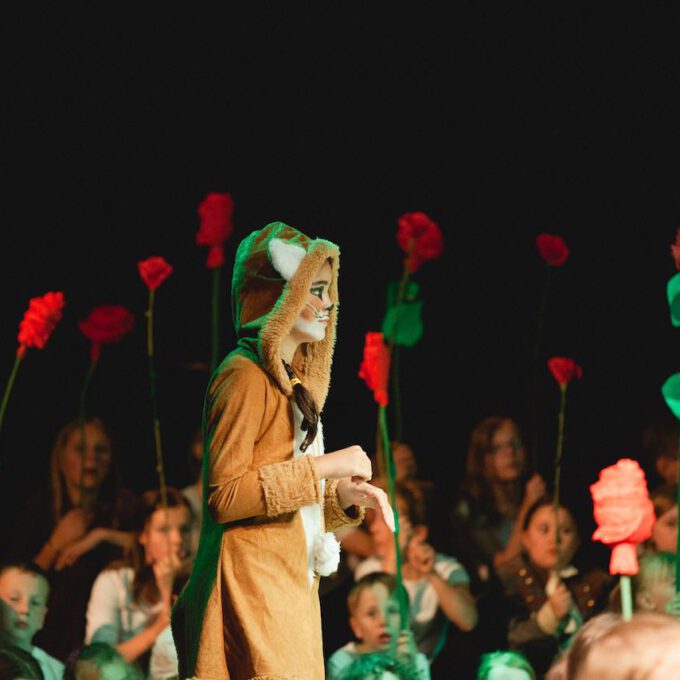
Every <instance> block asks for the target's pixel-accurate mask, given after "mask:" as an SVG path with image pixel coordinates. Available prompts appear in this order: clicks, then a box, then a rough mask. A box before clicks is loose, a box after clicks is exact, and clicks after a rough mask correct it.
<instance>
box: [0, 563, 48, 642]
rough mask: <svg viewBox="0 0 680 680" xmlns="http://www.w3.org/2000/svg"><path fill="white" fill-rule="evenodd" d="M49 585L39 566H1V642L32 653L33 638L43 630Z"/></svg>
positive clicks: (17, 564)
mask: <svg viewBox="0 0 680 680" xmlns="http://www.w3.org/2000/svg"><path fill="white" fill-rule="evenodd" d="M49 591H50V586H49V582H48V580H47V575H46V574H45V572H44V571H43V570H42V569H41V568H40V567H39V566H38V565H36V564H32V563H23V562H8V563H5V564H3V565H0V642H2V643H5V644H9V645H16V646H17V647H20V648H21V649H24V650H26V651H28V652H30V651H31V649H32V647H33V644H32V640H33V636H34V635H35V634H36V633H37V632H38V631H39V630H40V629H41V628H42V627H43V623H44V621H45V614H46V613H47V597H48V595H49Z"/></svg>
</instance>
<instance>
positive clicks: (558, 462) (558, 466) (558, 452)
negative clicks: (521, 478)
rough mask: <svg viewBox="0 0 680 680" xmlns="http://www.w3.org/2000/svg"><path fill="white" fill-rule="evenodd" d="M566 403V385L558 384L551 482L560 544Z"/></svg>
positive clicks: (558, 543)
mask: <svg viewBox="0 0 680 680" xmlns="http://www.w3.org/2000/svg"><path fill="white" fill-rule="evenodd" d="M566 405H567V386H566V385H560V412H559V414H558V416H557V446H556V447H555V461H554V464H553V467H554V469H555V481H554V484H553V509H554V510H555V526H556V531H557V545H558V546H559V545H560V542H561V539H562V536H561V532H560V523H559V515H558V510H559V507H560V477H561V474H562V451H563V448H564V412H565V409H566Z"/></svg>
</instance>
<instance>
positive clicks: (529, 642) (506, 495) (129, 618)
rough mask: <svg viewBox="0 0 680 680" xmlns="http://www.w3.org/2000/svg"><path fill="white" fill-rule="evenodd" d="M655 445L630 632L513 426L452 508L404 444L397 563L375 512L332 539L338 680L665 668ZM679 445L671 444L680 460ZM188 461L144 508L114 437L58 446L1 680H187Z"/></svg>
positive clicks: (1, 646)
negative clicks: (124, 472)
mask: <svg viewBox="0 0 680 680" xmlns="http://www.w3.org/2000/svg"><path fill="white" fill-rule="evenodd" d="M655 434H656V433H654V432H653V431H651V430H650V431H649V432H646V433H645V443H646V445H648V450H649V452H650V455H652V456H656V457H657V458H655V460H654V469H655V470H657V472H658V474H659V478H660V480H661V483H659V484H657V485H653V486H652V489H651V493H650V497H651V499H652V502H653V505H654V510H655V514H656V522H655V525H654V529H653V533H652V536H651V538H650V539H649V540H648V541H647V543H645V544H644V545H642V546H640V556H639V564H640V570H639V573H638V575H637V576H635V577H634V578H633V579H632V591H633V601H634V607H635V612H636V613H635V616H634V617H633V621H623V620H622V617H621V595H620V593H619V588H618V584H617V582H616V580H615V579H612V577H610V576H609V574H608V572H607V570H606V564H605V565H595V566H594V565H592V564H590V565H586V564H583V563H581V561H580V560H579V553H580V550H579V549H580V547H581V541H582V540H586V539H587V536H583V535H582V532H581V531H579V526H578V523H577V517H576V514H575V513H574V512H573V509H570V508H569V507H567V506H565V505H564V504H561V505H560V506H559V507H558V508H557V507H555V505H554V503H553V499H552V496H551V495H550V494H549V493H548V490H547V485H546V483H545V481H544V480H543V479H542V478H541V476H540V475H538V474H536V472H535V471H533V470H530V469H529V465H528V461H527V456H526V452H525V450H524V445H523V443H522V439H521V435H520V430H519V427H518V425H517V424H516V423H515V422H513V421H512V420H511V419H509V418H503V417H496V416H494V417H490V418H486V419H484V420H483V421H481V422H480V423H479V424H478V425H477V426H476V427H474V428H473V429H472V431H471V435H470V443H469V451H468V459H467V466H466V474H465V478H464V482H463V484H462V488H461V489H460V493H458V494H456V495H455V497H454V496H453V495H451V497H450V498H448V499H446V501H443V499H442V497H441V495H442V494H441V493H440V492H443V491H445V492H446V493H447V494H448V493H449V492H450V490H449V489H446V490H444V489H441V488H438V486H437V485H436V484H434V483H433V482H432V481H427V480H421V479H419V475H418V461H417V456H416V454H415V452H414V450H413V448H412V447H411V446H409V445H408V444H406V443H403V442H395V443H394V451H395V461H396V463H397V481H396V486H395V488H396V496H395V497H396V510H397V511H398V515H399V526H400V532H399V555H398V554H397V546H396V545H395V540H394V535H393V533H392V531H391V529H390V527H389V526H388V525H387V524H386V522H385V520H384V518H383V516H382V515H381V513H380V512H378V511H375V510H372V509H371V508H368V509H367V510H366V513H365V517H364V520H363V522H362V523H361V525H359V526H357V527H353V528H351V529H348V530H341V531H338V532H337V538H338V540H339V541H340V543H341V544H342V546H343V553H342V559H341V563H340V566H339V568H338V570H337V571H336V572H335V574H333V575H331V576H329V577H325V578H323V579H322V582H321V586H320V596H321V614H322V620H323V629H324V654H325V658H326V673H327V677H328V678H329V680H351V679H358V678H394V677H396V678H409V679H411V678H412V679H417V680H427V679H429V678H433V679H435V680H436V678H454V679H455V678H461V679H462V680H464V679H465V678H480V679H481V678H484V679H488V680H494V679H496V678H517V679H518V680H519V679H520V678H524V679H529V680H535V679H539V678H548V679H549V680H566V679H573V678H576V679H578V678H608V677H610V675H607V673H608V672H609V671H610V669H608V664H607V654H611V655H614V657H615V658H616V659H617V664H621V663H624V662H625V663H630V664H633V663H635V659H636V658H637V659H638V662H639V663H641V664H642V658H643V657H644V656H645V654H644V653H643V651H644V650H648V649H651V648H653V649H656V650H657V652H656V653H657V656H658V657H659V661H658V664H657V666H658V668H661V667H665V666H663V664H665V663H667V659H666V657H667V656H668V655H670V654H671V652H670V651H669V652H668V654H667V653H666V651H665V649H666V648H665V647H663V648H662V647H660V645H661V644H662V643H663V644H668V645H671V644H672V645H674V646H675V647H674V648H675V649H678V648H680V644H678V642H677V640H680V622H677V621H676V619H677V618H678V617H679V616H680V599H679V598H678V597H677V596H676V593H675V552H676V548H677V521H678V506H677V479H676V477H675V476H676V475H677V465H675V466H674V465H673V464H672V462H673V461H672V460H671V457H670V456H669V455H666V453H665V451H666V449H664V448H663V446H662V443H663V441H665V440H664V439H663V438H662V437H660V436H657V437H656V439H655V438H654V435H655ZM677 437H678V433H677V432H675V431H674V432H672V433H671V434H670V435H669V436H668V437H667V439H669V440H670V441H672V440H673V438H675V442H674V445H675V447H676V448H677ZM83 441H85V447H84V448H83V446H82V442H83ZM667 448H669V447H667ZM190 449H191V456H190V458H191V460H192V461H193V462H194V465H193V471H194V476H193V478H192V479H188V480H187V485H186V486H185V487H184V488H183V489H182V490H178V489H174V488H168V489H167V490H165V493H164V494H162V493H161V491H160V490H158V489H154V490H150V491H147V492H145V493H143V494H139V495H137V494H133V493H131V492H129V491H126V490H125V489H124V488H122V489H121V488H119V486H118V485H117V483H116V480H117V478H118V471H117V469H116V456H115V452H114V450H113V447H112V445H111V439H110V436H109V433H108V432H107V429H106V426H105V424H104V423H103V422H101V421H100V420H98V419H96V418H91V419H89V420H88V421H87V423H86V425H85V428H84V432H83V428H81V427H80V424H79V423H78V422H77V421H72V422H70V423H67V424H66V425H65V426H64V427H63V428H62V429H61V430H60V432H58V433H57V436H56V438H55V444H54V448H53V451H52V455H51V458H50V475H49V480H48V483H47V485H46V487H45V488H43V489H38V490H36V491H35V493H34V494H33V495H32V496H31V497H30V498H29V499H28V501H27V505H26V508H25V510H24V512H23V514H22V515H21V516H20V517H19V518H18V519H17V521H16V523H15V526H14V541H13V542H12V545H11V546H10V547H9V548H8V550H7V551H6V554H4V555H3V562H2V565H1V566H0V678H45V679H49V680H58V679H59V680H60V679H61V678H74V679H75V678H78V679H81V680H82V679H85V678H87V679H89V678H106V679H124V678H128V679H130V680H133V679H134V680H137V679H140V678H143V677H146V678H152V679H157V680H173V679H174V678H177V677H178V666H177V654H176V651H175V646H174V641H173V636H172V631H171V628H170V611H171V608H172V605H173V603H174V601H175V599H176V597H177V595H178V593H179V592H180V591H181V589H182V587H183V585H184V583H185V582H186V579H187V578H188V575H189V573H190V571H191V568H192V559H193V556H194V555H195V550H196V546H197V542H198V536H199V534H200V512H201V507H202V504H201V494H202V489H201V484H200V475H198V470H199V468H200V462H201V451H202V450H201V440H200V432H198V433H197V436H196V437H195V440H194V441H193V442H192V443H191V446H190ZM664 456H666V458H667V459H668V460H666V458H664ZM674 460H677V456H676V458H675V459H674ZM374 481H375V482H376V483H377V484H378V485H380V484H382V485H384V487H385V489H387V485H386V480H384V479H375V480H374ZM435 507H436V508H437V511H438V513H439V520H440V521H439V523H438V524H437V526H436V527H435V526H434V524H433V522H432V510H433V508H435ZM442 507H444V508H446V509H447V510H448V514H446V513H444V515H443V516H444V522H443V524H442V521H441V518H442V513H441V508H442ZM447 537H448V539H449V540H446V539H447ZM398 562H400V570H399V571H400V573H401V582H399V581H398V579H397V577H396V574H397V571H398V569H397V566H398ZM400 598H401V601H402V602H406V603H407V605H408V617H407V618H408V620H407V625H405V626H404V625H402V619H401V615H400ZM638 638H639V639H638ZM644 641H646V643H645V642H644ZM645 644H646V647H645ZM659 649H661V651H660V652H659V651H658V650H659ZM635 650H638V651H637V652H636V651H635ZM624 651H625V653H624ZM636 655H637V656H636ZM645 663H646V662H645ZM668 663H670V661H668ZM658 668H657V670H655V671H654V672H655V673H656V672H658ZM282 670H283V671H284V672H283V673H282V676H283V677H285V669H282ZM650 673H652V671H650ZM611 677H627V676H624V675H617V676H613V675H612V676H611ZM630 677H633V676H630ZM635 677H645V678H647V677H648V678H656V677H662V676H661V675H654V674H648V675H643V674H640V675H635ZM666 677H670V676H666Z"/></svg>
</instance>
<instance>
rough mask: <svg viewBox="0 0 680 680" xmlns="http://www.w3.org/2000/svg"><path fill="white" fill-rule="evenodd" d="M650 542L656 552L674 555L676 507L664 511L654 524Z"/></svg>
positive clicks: (676, 526) (676, 537)
mask: <svg viewBox="0 0 680 680" xmlns="http://www.w3.org/2000/svg"><path fill="white" fill-rule="evenodd" d="M652 542H653V543H654V546H655V547H656V549H657V550H660V551H662V552H669V553H673V554H675V551H676V550H677V547H678V506H677V505H674V506H673V507H672V508H671V509H670V510H666V512H664V513H663V514H662V515H661V516H660V517H658V518H657V520H656V522H654V528H653V529H652Z"/></svg>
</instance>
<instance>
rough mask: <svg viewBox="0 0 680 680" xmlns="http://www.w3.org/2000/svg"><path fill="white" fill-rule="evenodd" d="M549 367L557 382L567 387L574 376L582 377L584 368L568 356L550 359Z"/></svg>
mask: <svg viewBox="0 0 680 680" xmlns="http://www.w3.org/2000/svg"><path fill="white" fill-rule="evenodd" d="M548 368H549V369H550V372H551V373H552V374H553V377H554V378H555V380H557V384H558V385H559V386H560V387H562V388H565V387H566V386H567V385H568V384H569V383H570V382H571V381H572V379H573V378H581V377H582V376H583V369H582V368H581V367H580V366H579V365H578V364H577V363H576V362H575V361H574V360H573V359H567V358H566V357H552V358H551V359H548Z"/></svg>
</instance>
